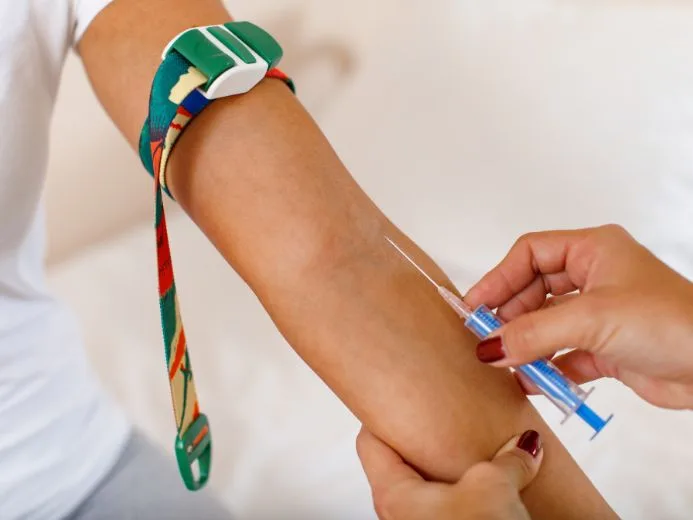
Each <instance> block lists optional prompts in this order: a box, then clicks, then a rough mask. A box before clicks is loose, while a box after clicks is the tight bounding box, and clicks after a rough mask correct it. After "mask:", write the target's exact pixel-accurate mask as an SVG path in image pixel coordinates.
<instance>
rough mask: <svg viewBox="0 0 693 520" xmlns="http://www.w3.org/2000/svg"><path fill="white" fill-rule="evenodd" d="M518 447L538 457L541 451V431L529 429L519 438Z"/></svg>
mask: <svg viewBox="0 0 693 520" xmlns="http://www.w3.org/2000/svg"><path fill="white" fill-rule="evenodd" d="M517 447H518V448H520V449H521V450H522V451H526V452H527V453H529V454H530V455H531V456H532V457H533V458H535V459H536V458H537V455H539V452H540V451H541V437H539V433H537V432H535V431H534V430H527V431H526V432H525V433H523V434H522V435H521V436H520V438H519V439H518V441H517Z"/></svg>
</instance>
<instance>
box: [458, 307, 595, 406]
mask: <svg viewBox="0 0 693 520" xmlns="http://www.w3.org/2000/svg"><path fill="white" fill-rule="evenodd" d="M465 325H466V326H467V328H468V329H469V330H471V331H472V332H473V333H474V334H476V335H477V336H478V337H479V338H480V339H484V338H486V337H488V335H489V334H491V333H492V332H493V331H494V330H496V329H499V328H500V327H501V326H502V325H503V322H502V321H501V320H500V318H498V317H497V316H496V315H495V314H493V312H491V310H490V309H489V308H488V307H486V306H485V305H481V306H479V307H478V308H477V309H476V310H475V311H474V312H473V313H472V314H471V316H470V317H469V318H468V319H467V321H466V322H465ZM516 370H518V371H519V372H521V373H522V374H523V375H524V376H525V377H526V378H527V379H529V380H530V381H531V382H532V383H533V384H534V386H536V387H537V389H538V390H539V391H540V392H541V393H542V394H544V395H545V396H546V397H548V398H549V400H551V401H552V402H553V403H554V404H555V405H556V406H557V407H558V408H559V409H560V410H561V411H562V412H563V413H564V414H565V415H566V417H567V416H569V415H571V414H572V413H573V412H575V410H577V409H578V408H579V407H580V405H582V403H583V402H584V401H585V399H586V398H587V393H586V392H585V391H584V390H583V389H582V388H580V387H579V386H578V385H576V384H575V383H573V382H572V381H570V380H569V379H568V378H566V377H565V376H564V375H563V373H562V372H561V371H560V370H558V368H556V367H555V366H554V365H553V363H551V362H550V361H547V360H545V359H539V360H537V361H534V362H532V363H529V364H527V365H522V366H519V367H517V369H516Z"/></svg>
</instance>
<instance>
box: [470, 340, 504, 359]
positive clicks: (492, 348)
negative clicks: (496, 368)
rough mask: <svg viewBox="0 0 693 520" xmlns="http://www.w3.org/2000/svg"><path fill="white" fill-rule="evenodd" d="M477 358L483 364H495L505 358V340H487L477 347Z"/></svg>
mask: <svg viewBox="0 0 693 520" xmlns="http://www.w3.org/2000/svg"><path fill="white" fill-rule="evenodd" d="M476 357H477V358H479V361H481V362H482V363H493V362H494V361H500V360H501V359H503V358H504V357H505V350H504V349H503V340H502V339H501V337H500V336H496V337H494V338H489V339H485V340H484V341H482V342H481V343H479V344H478V345H477V346H476Z"/></svg>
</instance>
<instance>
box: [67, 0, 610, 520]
mask: <svg viewBox="0 0 693 520" xmlns="http://www.w3.org/2000/svg"><path fill="white" fill-rule="evenodd" d="M228 19H229V16H228V14H227V13H226V11H225V10H224V8H223V7H222V5H221V4H220V3H218V2H217V1H216V0H194V1H192V0H149V1H147V2H142V1H139V0H116V1H115V2H114V3H113V4H111V6H109V7H107V8H106V9H105V10H104V11H103V12H102V13H101V14H100V15H99V16H98V17H97V18H96V20H95V21H94V22H93V23H92V25H91V26H90V28H89V29H88V31H87V33H86V34H85V36H84V38H83V39H82V41H81V42H80V44H79V53H80V55H81V57H82V59H83V62H84V65H85V68H86V70H87V73H88V75H89V77H90V79H91V82H92V85H93V86H94V89H95V91H96V93H97V95H98V97H99V99H100V100H101V102H102V104H103V105H104V107H105V109H106V110H107V112H108V113H109V115H110V116H111V117H112V119H113V120H114V122H115V123H116V125H117V126H118V128H120V130H121V131H122V133H123V134H124V135H125V137H126V138H127V139H128V141H129V142H130V143H131V144H132V145H133V146H135V144H136V142H137V138H138V135H139V131H140V127H141V124H142V122H143V121H144V119H145V117H146V113H147V99H148V95H149V89H150V85H151V79H152V77H153V75H154V72H155V70H156V68H157V66H158V64H159V56H160V53H161V49H163V47H164V46H165V44H166V43H167V42H168V41H169V40H170V39H171V38H172V37H173V36H174V35H176V34H177V33H178V32H180V31H182V30H184V29H186V28H189V27H191V26H195V25H206V24H215V23H223V22H225V21H228ZM289 52H290V50H289ZM143 173H144V172H143ZM168 180H169V185H170V187H171V189H172V192H173V194H174V195H175V197H176V199H177V201H178V202H179V204H180V205H181V206H182V207H183V209H184V210H185V211H186V212H187V213H188V215H190V217H191V218H192V220H193V221H194V222H195V223H196V224H197V225H198V226H199V227H200V229H201V230H202V231H203V232H204V233H205V234H206V236H207V237H208V238H209V240H210V241H211V242H212V243H213V244H214V245H215V246H216V247H217V249H218V250H219V252H220V253H221V254H222V255H223V256H224V258H225V259H226V260H227V261H228V262H229V264H230V265H231V266H232V267H233V269H235V270H236V272H237V273H239V274H240V275H241V276H242V277H243V278H244V280H245V281H246V282H247V283H248V285H249V286H250V287H251V289H252V290H253V291H254V292H255V294H256V295H257V297H258V298H259V300H260V301H261V302H262V304H263V305H264V307H265V308H266V309H267V312H268V313H269V315H270V316H271V317H272V319H273V320H274V322H275V323H276V325H277V327H278V328H279V330H280V331H281V332H282V334H283V335H284V337H285V338H286V339H287V340H288V342H289V344H290V345H291V346H292V347H293V348H294V349H295V350H296V352H297V353H298V354H299V355H300V356H301V357H302V358H303V359H304V360H305V361H306V362H307V363H308V364H309V365H310V366H311V368H312V369H313V370H315V371H316V372H317V374H318V375H319V376H320V377H321V378H322V379H323V380H324V381H325V382H326V383H327V384H328V385H329V386H330V388H332V390H334V392H335V393H336V394H337V395H338V396H339V397H340V398H341V399H342V400H343V402H344V403H345V404H346V406H348V407H349V409H350V410H351V411H352V412H353V413H354V414H355V415H356V416H357V417H358V418H359V419H360V420H361V421H362V422H363V424H364V426H365V427H366V428H367V429H368V430H369V431H371V432H372V433H373V434H374V435H376V436H377V437H378V438H380V439H382V440H383V441H384V442H385V443H386V444H387V445H389V446H391V447H392V448H394V449H395V450H396V451H397V452H398V453H399V454H401V456H402V457H403V458H404V459H405V460H406V461H407V462H408V463H410V464H411V465H412V467H415V468H417V470H418V471H420V472H421V474H423V475H425V476H427V477H431V478H435V479H438V480H441V481H447V482H455V481H457V480H458V479H459V478H460V476H461V475H462V474H463V473H464V471H465V470H466V469H467V468H469V467H470V466H471V465H473V464H475V463H477V462H479V461H482V460H488V459H490V458H491V456H492V455H493V454H494V453H495V451H496V450H497V448H498V446H499V445H501V444H502V443H503V442H504V441H505V440H506V439H508V438H509V437H510V436H511V435H512V434H513V433H514V432H518V431H524V430H527V429H534V430H537V431H539V433H540V434H541V436H542V438H543V439H544V450H545V462H544V464H543V467H542V470H541V471H540V472H539V475H538V476H537V477H536V479H535V480H534V481H533V483H532V484H531V485H530V486H529V487H528V488H527V489H526V490H525V491H524V493H523V498H524V500H525V502H526V504H527V508H528V510H529V511H530V513H531V514H532V516H533V518H557V517H560V518H611V517H614V514H613V512H612V511H611V510H610V509H609V507H608V505H607V504H606V503H605V502H604V500H603V499H602V498H601V497H600V495H599V493H598V492H597V491H596V490H595V489H594V487H593V486H592V485H591V483H590V482H589V480H588V479H587V478H586V477H585V475H584V474H583V473H582V472H581V470H580V469H579V468H578V467H577V465H576V464H575V462H574V461H573V460H572V459H571V458H570V456H569V455H568V453H567V452H566V451H565V449H564V448H563V447H562V446H561V445H560V443H559V442H558V441H557V439H556V438H555V437H554V435H553V434H552V433H551V431H550V429H549V428H548V427H547V426H546V424H545V423H544V422H543V421H542V420H541V418H540V417H539V416H538V414H537V413H536V412H535V410H534V408H533V407H532V406H531V405H530V404H529V402H528V401H527V400H526V398H525V396H524V394H523V392H522V391H521V389H520V388H519V387H518V385H517V383H516V382H515V381H514V379H513V378H512V377H511V376H510V375H509V374H508V373H507V372H506V371H503V370H498V369H495V368H492V367H487V366H483V365H482V364H481V363H479V362H478V361H477V360H476V359H475V357H474V348H473V345H474V340H473V338H472V337H471V336H470V335H469V334H468V333H467V332H465V330H464V328H463V327H462V326H461V324H460V323H459V320H458V319H457V317H456V316H455V315H454V314H453V313H452V311H450V310H449V309H448V308H447V306H446V305H445V304H443V303H442V302H441V301H440V300H439V298H438V297H437V295H436V293H435V291H432V290H431V287H430V286H429V285H428V283H427V282H426V281H425V280H423V279H422V277H421V276H420V275H419V274H418V273H416V271H414V270H413V269H412V268H411V266H410V265H408V264H407V263H406V262H405V261H404V260H402V258H401V257H400V256H399V255H398V254H397V253H396V252H395V251H394V249H393V248H392V247H391V246H389V245H388V244H387V243H386V242H385V241H384V239H383V235H385V234H387V235H388V236H390V237H392V238H393V239H394V240H395V241H397V242H398V243H399V244H400V245H401V246H402V247H403V248H404V249H405V250H407V251H408V252H410V253H411V254H412V255H413V257H414V258H415V259H416V260H417V261H418V262H420V263H421V265H422V266H423V267H424V268H425V269H427V270H428V271H429V272H430V273H431V274H432V275H433V276H434V277H435V278H437V279H438V280H439V281H440V282H442V283H446V284H449V281H448V280H447V279H446V277H445V276H444V274H443V273H442V272H441V271H440V270H439V269H438V268H437V267H436V266H435V264H434V263H433V262H432V261H431V260H430V258H428V257H427V256H426V255H425V254H424V253H423V252H422V251H421V250H420V249H419V248H418V247H416V245H415V244H413V243H412V242H411V241H409V240H408V239H407V238H406V237H405V236H403V235H402V233H401V232H400V231H399V230H397V229H396V228H394V226H393V225H392V224H391V223H390V222H389V221H388V219H387V218H386V217H385V216H384V215H383V214H382V212H381V211H380V210H379V209H378V208H377V207H376V206H375V205H374V204H373V202H372V201H371V200H370V199H369V198H368V196H367V195H366V194H365V193H364V192H363V191H362V190H361V189H360V187H359V186H358V185H357V184H356V182H355V181H354V180H353V178H352V177H351V176H350V175H349V172H348V171H347V170H346V169H345V167H344V165H343V164H342V163H341V162H340V160H339V158H338V157H337V155H336V154H335V152H334V151H333V150H332V148H331V147H330V145H329V143H328V142H327V140H326V139H325V137H324V136H323V135H322V133H321V132H320V130H319V129H318V128H317V126H316V125H315V123H314V122H313V121H312V119H311V118H310V117H309V115H308V114H307V113H306V112H305V110H304V109H303V108H302V106H301V105H300V103H299V102H298V101H297V100H296V99H295V97H294V96H293V95H291V94H290V92H289V90H288V89H287V88H286V86H284V85H283V84H281V83H280V82H278V81H276V80H266V81H264V82H263V83H261V84H260V85H259V86H258V87H257V88H255V89H253V90H252V92H250V93H249V94H247V95H244V96H241V97H237V98H233V99H224V100H220V101H217V102H215V103H213V104H212V106H210V107H209V108H208V109H206V110H205V111H204V112H203V113H202V114H201V115H200V116H199V117H198V118H197V119H196V120H195V121H194V122H193V123H192V124H191V126H190V128H189V129H188V130H186V132H185V133H184V135H183V136H182V137H181V140H180V143H179V144H178V145H177V146H176V149H175V150H174V151H173V155H172V158H171V167H170V170H169V177H168ZM559 476H560V478H558V477H559Z"/></svg>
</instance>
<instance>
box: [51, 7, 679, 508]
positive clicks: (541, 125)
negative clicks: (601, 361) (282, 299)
mask: <svg viewBox="0 0 693 520" xmlns="http://www.w3.org/2000/svg"><path fill="white" fill-rule="evenodd" d="M266 4H267V6H268V7H267V9H268V10H269V6H270V4H272V2H266ZM339 5H340V6H341V7H339V9H340V10H339V14H338V15H337V14H332V15H330V16H328V13H332V10H334V9H336V7H335V4H333V3H330V2H318V1H315V2H310V1H306V6H310V9H309V8H308V7H306V8H305V11H306V13H309V14H306V16H305V19H304V20H303V21H302V22H301V23H304V24H305V25H303V31H304V33H305V32H306V31H307V32H308V33H310V32H311V31H312V30H315V31H317V32H318V33H319V32H320V31H322V33H324V34H336V35H338V36H339V37H340V38H341V40H342V41H343V42H348V41H349V40H348V35H349V34H350V32H353V31H354V30H356V28H357V27H358V30H359V31H360V32H359V35H360V37H359V40H358V42H355V43H354V44H353V45H352V50H353V52H355V53H356V54H357V58H358V61H357V69H356V73H355V74H354V75H353V76H352V77H351V78H350V80H349V81H348V82H347V83H346V84H345V85H344V86H343V88H342V89H341V90H340V91H339V94H338V96H337V97H336V99H333V100H332V101H331V103H330V104H329V105H327V106H326V109H325V110H324V111H322V112H320V114H319V117H318V119H319V122H320V123H321V125H322V126H323V128H324V129H325V131H326V132H327V134H328V135H329V137H330V138H331V140H332V141H333V142H334V143H335V146H336V147H337V149H338V151H339V152H340V154H341V155H342V157H343V158H344V160H345V162H346V163H347V165H348V166H349V167H350V169H351V171H352V172H353V173H354V175H355V176H356V178H357V179H358V181H359V182H360V183H361V184H362V185H363V186H364V188H365V189H366V191H367V192H368V193H369V194H371V195H372V196H373V198H374V199H375V200H376V202H377V203H378V204H379V205H380V206H381V207H382V208H383V209H384V210H385V212H386V213H387V214H388V215H389V216H391V217H392V218H393V220H394V221H395V222H396V223H397V224H399V225H400V226H401V227H402V228H403V229H404V230H405V231H407V232H408V233H410V234H411V235H412V236H413V238H415V239H416V240H417V241H418V242H419V243H420V244H421V245H422V246H423V247H424V248H425V249H426V250H427V251H429V252H430V253H431V254H432V255H433V256H434V257H435V258H436V259H437V260H439V262H440V263H441V265H442V266H443V267H444V268H445V269H446V271H447V272H448V273H449V274H450V275H451V276H452V277H453V278H454V279H455V281H456V282H457V283H458V285H459V286H460V288H464V287H466V286H467V285H468V284H469V283H471V282H472V281H473V280H474V279H475V278H476V277H477V276H479V275H480V274H481V273H482V272H483V271H484V270H485V269H487V268H488V267H490V266H491V265H492V264H493V263H495V262H496V261H497V260H499V259H500V257H501V256H502V255H503V254H504V253H505V251H506V250H507V248H508V247H509V246H510V244H511V243H512V241H513V240H514V239H515V238H516V237H517V235H519V234H521V233H523V232H526V231H530V230H535V229H544V228H556V227H582V226H587V225H593V224H599V223H604V222H618V223H621V224H623V225H625V226H626V227H628V228H629V229H630V230H631V231H632V232H633V233H634V234H635V235H636V236H637V238H639V239H640V240H642V241H643V242H645V243H646V244H647V245H648V246H650V247H652V248H653V249H654V250H655V252H656V253H657V254H659V255H660V256H661V257H662V258H663V259H665V260H666V261H667V262H669V263H671V264H672V265H673V266H675V267H676V268H677V269H679V270H681V271H682V272H683V273H685V274H687V275H688V276H692V275H693V227H691V225H690V223H691V222H692V221H693V205H692V204H691V203H690V200H691V198H692V197H693V139H692V136H693V62H692V61H691V59H690V56H691V55H693V52H692V51H693V31H691V30H690V28H691V27H692V26H693V9H692V7H693V3H692V2H689V1H679V2H673V1H672V2H654V1H652V2H631V1H626V0H623V1H616V0H614V1H605V2H585V1H558V0H529V1H525V2H515V1H514V0H489V1H485V2H478V1H472V0H441V1H440V2H438V3H437V4H436V7H435V10H433V9H432V7H431V6H430V5H429V4H425V5H424V4H420V3H414V2H411V3H407V5H406V6H403V5H402V2H395V1H394V0H383V1H380V2H370V1H369V2H366V1H365V0H363V1H360V2H355V3H354V4H349V5H348V7H347V6H346V4H343V3H339ZM374 5H377V6H378V7H374ZM393 14H396V16H393ZM326 20H330V21H331V23H328V22H326ZM321 24H322V25H321ZM413 35H419V36H425V38H421V39H418V40H415V39H414V38H413ZM414 41H416V44H414ZM289 54H290V52H289ZM299 88H300V84H299ZM311 101H312V100H309V105H310V104H311ZM171 234H172V242H173V257H174V263H175V264H176V267H177V275H178V283H179V287H180V296H181V300H182V306H183V316H184V320H185V323H186V326H187V329H188V336H189V341H190V348H191V354H192V359H193V363H194V365H195V371H196V377H197V381H198V385H199V390H200V393H201V396H202V403H203V406H204V407H205V409H206V410H207V412H208V413H209V415H210V417H211V419H212V421H213V428H214V435H215V442H216V445H215V446H216V447H215V450H216V451H215V458H216V460H215V464H216V467H215V476H214V486H215V487H216V488H217V489H218V490H219V491H220V492H221V493H222V495H223V497H224V499H225V500H227V501H228V503H230V504H232V505H233V508H234V510H236V511H237V512H239V513H240V518H258V517H263V516H264V517H275V518H285V517H287V515H288V512H290V513H291V514H292V515H293V516H292V517H297V518H298V517H301V518H345V519H346V518H349V519H353V518H372V517H373V515H372V513H371V512H370V506H369V496H368V489H367V486H366V484H365V480H364V479H363V476H362V475H361V471H360V468H359V466H358V462H357V460H356V457H355V453H354V450H353V438H354V436H355V434H356V430H357V424H356V422H355V420H354V419H353V418H352V417H351V416H350V415H349V414H348V413H347V412H346V411H345V410H344V409H343V407H342V406H341V404H340V403H339V402H338V401H337V400H336V399H335V398H334V397H333V396H332V395H331V394H330V393H329V391H327V390H326V389H325V388H324V387H323V385H322V384H321V383H320V381H318V380H317V378H316V377H315V376H314V375H313V374H312V373H311V372H310V371H309V370H308V369H307V368H305V367H304V366H303V365H302V364H301V362H300V361H299V360H298V359H297V357H296V356H295V355H294V354H293V353H292V352H291V351H290V350H289V349H288V347H287V346H286V345H285V344H284V342H283V340H282V339H281V337H280V336H279V335H278V334H277V333H276V332H275V330H274V328H273V326H272V324H271V323H270V321H269V320H268V319H267V318H266V317H265V316H264V314H263V312H262V309H261V308H260V307H259V305H258V304H257V302H256V301H255V300H254V298H253V297H252V295H251V294H250V293H249V292H248V290H247V289H246V288H245V287H244V286H243V285H242V283H241V282H240V281H239V280H238V279H237V278H236V276H235V275H234V274H233V273H232V272H231V270H230V269H228V268H227V267H226V266H225V265H224V263H223V262H222V261H221V260H220V259H219V258H218V256H217V254H216V253H215V252H214V251H213V250H212V248H211V247H210V246H208V245H206V242H205V240H204V239H203V237H201V236H200V234H199V233H198V232H197V231H195V230H194V229H193V227H192V226H191V225H190V224H189V223H188V222H187V221H186V220H185V218H182V217H181V216H180V215H179V216H177V217H174V218H172V219H171ZM153 254H154V250H153V231H152V230H151V229H149V227H145V226H143V227H140V228H137V229H134V230H133V231H132V232H131V233H130V234H128V235H126V236H123V237H121V238H117V239H113V240H111V241H109V242H107V243H105V244H103V245H102V246H101V247H98V248H95V249H93V250H91V251H87V252H84V253H83V254H81V255H78V256H77V257H75V258H74V259H73V260H72V261H71V262H69V263H66V264H63V265H61V266H59V267H58V268H56V269H54V270H53V272H52V276H51V279H52V282H53V284H54V285H55V287H56V288H57V289H58V291H59V293H60V294H62V295H64V296H65V297H66V298H67V300H68V301H69V302H70V303H72V304H73V306H74V308H75V309H76V310H77V312H78V313H79V314H80V315H81V317H82V318H83V322H84V324H85V327H86V336H87V342H88V344H89V348H90V353H91V355H92V358H93V360H94V362H95V363H96V365H97V367H98V368H99V371H100V372H101V373H102V374H103V377H104V379H105V381H106V383H107V385H108V386H109V388H111V389H113V391H114V392H115V393H116V394H117V396H118V397H119V398H120V399H121V400H122V401H123V402H124V403H125V405H126V408H127V409H128V410H129V412H130V413H131V414H132V416H133V417H134V418H135V420H136V421H137V422H138V423H139V424H141V425H143V427H144V428H145V429H146V430H147V431H148V432H150V433H151V434H153V435H154V436H155V438H156V439H158V440H159V441H161V442H162V443H163V444H164V446H166V447H169V446H170V443H171V439H172V430H171V424H170V417H169V414H170V412H169V404H168V396H167V394H166V392H167V387H166V380H165V377H164V375H163V368H162V366H161V364H162V362H161V357H162V356H163V353H162V349H161V344H160V335H159V334H160V333H159V330H158V316H157V303H156V289H155V280H154V257H153ZM278 261H280V259H279V260H278ZM147 266H149V267H150V268H149V269H148V267H147ZM592 402H593V404H594V407H595V409H597V410H599V411H604V412H609V411H613V412H615V413H616V418H615V420H614V421H613V422H612V423H611V424H610V425H609V426H608V427H607V429H606V430H605V431H604V432H603V433H602V434H601V435H600V437H598V438H597V439H596V440H595V441H593V442H592V443H589V442H588V441H587V439H588V433H587V432H586V430H585V429H584V428H583V427H582V426H581V425H580V423H579V422H578V421H576V420H571V421H569V422H568V424H566V425H565V426H563V427H558V425H557V419H558V418H557V416H556V413H554V411H553V409H551V408H550V407H549V406H548V405H547V404H546V403H543V402H539V406H540V409H541V410H542V411H543V412H544V413H545V417H546V419H547V421H548V422H549V423H550V424H552V425H556V427H557V431H558V433H559V435H560V436H561V438H562V439H563V440H564V441H565V442H566V444H567V446H568V447H569V449H570V450H571V452H572V453H573V454H574V456H575V457H576V459H577V461H578V462H579V463H580V464H581V465H582V466H583V467H584V468H585V470H586V471H587V473H588V474H589V476H590V477H591V478H592V479H593V480H594V482H595V483H596V485H597V487H598V488H599V489H600V490H601V491H602V493H604V495H605V496H606V498H607V499H608V500H609V502H610V503H611V504H612V505H613V507H614V508H615V509H616V510H617V511H618V512H619V513H620V514H621V515H622V516H623V517H624V518H628V519H650V518H658V519H669V518H671V519H684V518H689V517H690V511H691V510H693V483H692V482H691V479H690V478H687V475H689V474H690V468H691V467H693V451H692V450H691V449H690V441H689V439H690V438H692V437H693V414H692V413H690V412H668V411H662V410H657V409H654V408H652V407H649V406H647V405H645V404H643V403H641V402H639V401H638V400H637V399H636V398H635V397H633V396H632V395H631V394H630V392H628V391H627V390H626V389H623V388H622V387H620V386H619V385H618V384H615V383H602V384H599V385H598V389H597V391H596V392H595V394H594V397H593V401H592ZM294 513H295V514H294Z"/></svg>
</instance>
